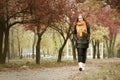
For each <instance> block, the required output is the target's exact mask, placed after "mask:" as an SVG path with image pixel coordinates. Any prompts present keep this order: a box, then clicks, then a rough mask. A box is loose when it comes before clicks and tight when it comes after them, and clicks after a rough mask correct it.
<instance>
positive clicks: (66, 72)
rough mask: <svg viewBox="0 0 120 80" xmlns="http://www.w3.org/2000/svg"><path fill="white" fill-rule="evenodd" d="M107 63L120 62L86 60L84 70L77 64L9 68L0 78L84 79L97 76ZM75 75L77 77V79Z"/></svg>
mask: <svg viewBox="0 0 120 80" xmlns="http://www.w3.org/2000/svg"><path fill="white" fill-rule="evenodd" d="M107 64H111V65H114V64H120V59H115V60H98V61H96V60H94V61H92V62H91V61H89V62H87V67H86V70H85V71H82V72H80V71H79V70H78V66H77V65H76V66H64V67H53V68H37V69H36V68H34V69H29V68H26V69H25V70H24V69H22V70H10V71H4V72H3V71H2V72H0V80H84V78H82V77H84V75H85V76H88V78H90V77H92V76H93V75H96V74H97V76H98V77H99V75H100V73H99V72H100V71H101V70H102V68H103V67H104V66H106V65H107ZM91 73H92V74H91ZM89 75H90V76H89ZM103 75H104V74H103ZM77 77H79V78H78V79H77ZM91 80H93V79H91ZM94 80H96V79H94ZM100 80H101V79H100ZM102 80H103V79H102ZM108 80H109V79H108Z"/></svg>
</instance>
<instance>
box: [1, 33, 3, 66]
mask: <svg viewBox="0 0 120 80" xmlns="http://www.w3.org/2000/svg"><path fill="white" fill-rule="evenodd" d="M2 46H3V31H0V64H3V47H2Z"/></svg>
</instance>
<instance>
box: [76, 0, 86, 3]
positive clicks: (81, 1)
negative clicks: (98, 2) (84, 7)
mask: <svg viewBox="0 0 120 80" xmlns="http://www.w3.org/2000/svg"><path fill="white" fill-rule="evenodd" d="M85 1H86V0H76V2H77V3H83V2H85Z"/></svg>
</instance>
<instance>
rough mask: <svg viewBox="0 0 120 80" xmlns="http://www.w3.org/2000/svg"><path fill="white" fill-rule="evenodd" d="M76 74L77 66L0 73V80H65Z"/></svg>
mask: <svg viewBox="0 0 120 80" xmlns="http://www.w3.org/2000/svg"><path fill="white" fill-rule="evenodd" d="M78 72H79V71H78V67H77V66H70V67H58V68H42V69H32V70H31V69H26V70H20V71H6V72H0V80H67V79H68V78H69V77H70V76H72V75H75V74H76V73H78Z"/></svg>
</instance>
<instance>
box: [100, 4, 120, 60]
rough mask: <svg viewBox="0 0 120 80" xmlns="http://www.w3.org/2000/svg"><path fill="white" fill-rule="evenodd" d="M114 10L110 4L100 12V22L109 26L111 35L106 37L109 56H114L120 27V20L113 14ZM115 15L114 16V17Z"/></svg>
mask: <svg viewBox="0 0 120 80" xmlns="http://www.w3.org/2000/svg"><path fill="white" fill-rule="evenodd" d="M113 13H114V10H113V9H111V8H110V7H109V6H105V7H103V8H102V9H101V10H100V11H99V14H98V20H99V23H100V24H102V25H104V26H106V27H108V28H109V31H110V33H109V37H106V38H105V39H106V46H107V51H108V58H110V57H113V56H114V46H115V40H116V36H117V32H118V28H119V27H120V26H119V25H120V22H118V21H117V20H116V19H115V17H114V16H113V15H112V14H113ZM112 16H113V17H112Z"/></svg>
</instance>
